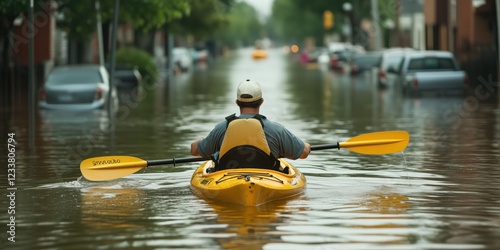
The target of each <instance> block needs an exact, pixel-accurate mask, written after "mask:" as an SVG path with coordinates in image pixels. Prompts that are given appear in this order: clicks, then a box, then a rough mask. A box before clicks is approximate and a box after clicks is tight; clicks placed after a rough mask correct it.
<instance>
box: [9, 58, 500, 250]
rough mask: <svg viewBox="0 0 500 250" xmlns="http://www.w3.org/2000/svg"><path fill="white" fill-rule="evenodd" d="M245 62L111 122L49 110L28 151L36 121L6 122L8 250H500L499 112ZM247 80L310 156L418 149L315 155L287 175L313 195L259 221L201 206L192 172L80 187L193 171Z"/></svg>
mask: <svg viewBox="0 0 500 250" xmlns="http://www.w3.org/2000/svg"><path fill="white" fill-rule="evenodd" d="M250 53H251V50H241V51H238V52H237V53H235V54H233V55H232V56H231V57H228V58H221V59H220V60H218V61H216V62H215V63H213V64H209V65H205V66H204V67H201V68H196V69H194V70H193V71H192V72H189V73H185V74H181V75H178V76H176V77H175V78H174V81H173V82H164V81H162V82H158V83H156V84H153V85H151V86H147V88H146V86H144V87H142V88H141V89H139V92H138V93H135V92H125V93H124V95H123V96H122V97H121V103H120V105H119V107H118V111H117V113H116V114H115V115H109V114H108V113H106V111H105V110H97V111H89V112H59V111H49V110H40V111H38V112H37V113H36V115H37V116H36V127H35V145H36V148H35V149H33V150H31V149H30V148H29V143H28V142H29V140H28V118H27V115H26V114H27V112H24V111H23V109H22V108H19V109H16V110H15V111H13V112H9V113H2V117H5V119H4V120H2V123H1V126H2V127H1V130H2V131H3V132H4V134H6V133H9V132H14V133H16V139H17V144H16V163H17V165H16V179H17V180H18V181H17V183H18V186H17V187H18V191H17V193H16V202H17V203H16V204H18V206H17V211H16V212H17V214H18V216H19V217H17V218H18V220H17V221H16V223H17V225H18V229H19V230H18V232H17V233H18V235H17V239H18V241H17V242H16V243H15V244H10V243H7V244H9V245H7V247H4V245H5V243H4V241H2V243H1V244H2V245H1V249H44V248H46V249H111V248H112V249H181V248H182V249H239V248H241V249H370V250H372V249H492V250H493V249H498V248H500V241H499V240H498V239H500V221H499V220H498V219H497V218H500V202H499V200H500V199H499V198H500V190H499V189H498V188H497V186H498V184H499V181H498V180H499V178H498V177H499V176H500V170H499V169H498V162H500V144H499V143H498V142H499V141H500V110H499V108H498V104H497V103H496V102H492V101H484V102H480V103H478V104H477V105H474V106H471V103H469V102H467V100H468V101H470V100H472V99H465V98H462V97H459V96H449V97H446V96H433V95H430V96H422V97H419V98H405V97H403V96H402V95H401V94H400V91H399V90H398V89H397V88H388V89H385V90H382V91H380V90H378V89H377V88H376V85H373V84H371V83H370V82H369V80H368V78H367V77H364V76H359V77H357V78H351V77H350V76H349V75H344V74H337V73H332V72H329V71H328V70H325V69H322V68H321V67H304V66H303V65H301V64H298V63H296V61H295V60H294V59H293V55H282V54H281V51H280V50H269V56H268V58H266V59H265V60H259V61H255V60H253V59H252V58H251V56H250ZM247 78H250V79H253V80H256V81H258V82H260V83H261V85H262V86H263V89H264V99H265V102H264V105H263V107H262V109H261V111H262V113H263V114H264V115H266V116H267V117H268V118H270V119H273V120H276V121H278V122H280V123H282V124H283V125H285V126H286V127H287V128H289V129H290V130H291V131H292V132H294V133H295V134H297V135H298V136H299V137H300V138H303V139H304V140H306V141H308V142H310V143H311V144H312V145H320V144H331V143H336V142H339V141H346V140H349V139H350V138H352V137H354V136H357V135H360V134H363V133H367V132H374V131H383V130H396V129H401V130H406V131H408V132H409V133H410V144H409V145H408V147H407V148H406V149H405V151H404V156H403V154H400V153H398V154H391V155H360V154H356V153H354V152H351V151H349V150H345V149H340V150H319V151H314V152H313V153H312V154H311V155H310V156H309V157H308V158H307V159H304V160H297V161H293V162H292V163H293V164H294V165H295V166H297V167H298V168H300V169H301V171H302V172H303V173H304V174H305V176H306V178H307V180H308V187H307V189H306V191H305V193H304V194H303V195H301V196H300V197H297V198H296V199H292V200H285V201H282V202H278V203H271V204H268V205H266V206H262V207H257V208H245V207H234V206H227V205H223V204H217V203H213V202H208V201H204V200H201V199H199V198H197V197H196V196H194V195H193V194H192V193H191V191H190V189H189V180H190V178H191V174H192V172H193V171H194V170H195V169H196V167H197V165H198V163H193V164H182V165H176V166H173V165H166V166H154V167H148V168H145V169H144V170H141V171H140V172H138V173H136V174H132V175H129V176H126V177H124V178H121V179H118V180H114V181H109V182H99V183H96V182H90V181H87V180H84V179H82V178H81V173H80V171H79V163H80V161H81V160H82V159H86V158H90V157H94V156H101V155H132V156H137V157H141V158H143V159H146V160H155V159H166V158H169V159H170V158H173V157H186V156H189V145H190V143H191V141H193V140H194V139H196V138H198V137H200V136H206V134H207V133H208V132H209V131H210V130H211V129H212V128H213V126H214V125H215V124H216V123H218V122H219V121H221V120H223V119H224V117H225V116H227V115H229V114H232V113H237V112H238V109H237V107H236V105H235V103H234V99H235V96H234V92H235V89H236V86H237V84H238V83H239V82H240V81H242V80H244V79H247ZM0 159H1V160H2V162H5V159H6V156H5V154H3V155H0ZM4 176H5V173H1V174H0V177H4ZM5 179H6V178H4V180H5ZM1 202H2V203H1V206H2V207H4V208H6V207H7V203H6V201H5V199H2V200H1ZM7 216H8V215H7V213H6V212H4V213H1V214H0V217H1V218H2V221H6V220H7Z"/></svg>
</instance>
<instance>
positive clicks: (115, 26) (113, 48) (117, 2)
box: [108, 0, 120, 115]
mask: <svg viewBox="0 0 500 250" xmlns="http://www.w3.org/2000/svg"><path fill="white" fill-rule="evenodd" d="M114 9H115V11H114V13H113V30H112V33H111V52H110V54H111V58H110V59H111V62H110V66H109V67H110V72H109V91H108V115H109V114H110V113H111V108H112V107H111V104H112V103H113V102H112V101H111V97H112V94H113V84H114V79H113V78H114V77H115V61H116V60H115V57H116V56H115V52H116V31H117V29H118V13H119V12H118V11H119V10H120V0H115V8H114Z"/></svg>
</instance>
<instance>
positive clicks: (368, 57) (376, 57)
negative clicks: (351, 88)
mask: <svg viewBox="0 0 500 250" xmlns="http://www.w3.org/2000/svg"><path fill="white" fill-rule="evenodd" d="M381 56H382V53H380V52H368V53H365V54H359V55H356V56H355V57H354V58H353V59H352V62H351V75H357V74H361V73H364V72H371V70H372V69H373V68H374V67H375V66H376V65H377V63H378V62H379V61H380V58H381Z"/></svg>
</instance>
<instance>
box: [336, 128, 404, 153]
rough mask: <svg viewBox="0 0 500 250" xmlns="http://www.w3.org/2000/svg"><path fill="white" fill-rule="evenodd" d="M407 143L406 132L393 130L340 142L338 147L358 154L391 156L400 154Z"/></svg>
mask: <svg viewBox="0 0 500 250" xmlns="http://www.w3.org/2000/svg"><path fill="white" fill-rule="evenodd" d="M409 141H410V135H409V134H408V132H406V131H403V130H395V131H383V132H373V133H367V134H362V135H359V136H356V137H353V138H351V139H349V140H348V141H346V142H340V143H339V146H340V147H341V148H347V149H349V150H351V151H353V152H356V153H360V154H369V155H374V154H391V153H396V152H402V151H403V150H404V149H405V148H406V146H407V145H408V142H409Z"/></svg>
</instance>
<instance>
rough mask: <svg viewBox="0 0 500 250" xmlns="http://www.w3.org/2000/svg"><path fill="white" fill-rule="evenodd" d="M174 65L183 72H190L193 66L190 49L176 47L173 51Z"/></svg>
mask: <svg viewBox="0 0 500 250" xmlns="http://www.w3.org/2000/svg"><path fill="white" fill-rule="evenodd" d="M172 54H173V56H172V58H173V60H174V65H175V66H177V67H179V69H180V70H182V71H188V70H189V69H190V68H191V67H192V66H193V58H192V56H191V53H190V52H189V49H188V48H185V47H175V48H173V49H172Z"/></svg>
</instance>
